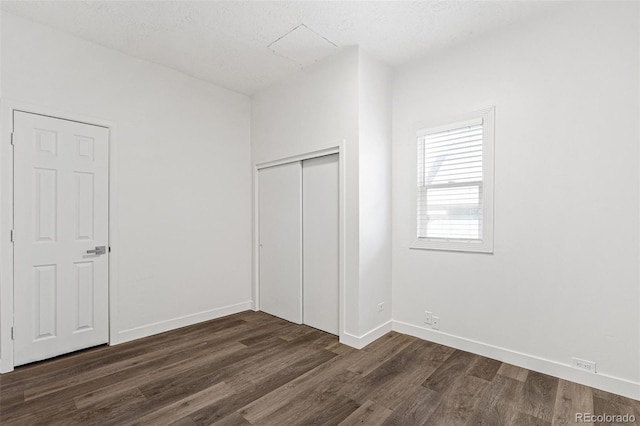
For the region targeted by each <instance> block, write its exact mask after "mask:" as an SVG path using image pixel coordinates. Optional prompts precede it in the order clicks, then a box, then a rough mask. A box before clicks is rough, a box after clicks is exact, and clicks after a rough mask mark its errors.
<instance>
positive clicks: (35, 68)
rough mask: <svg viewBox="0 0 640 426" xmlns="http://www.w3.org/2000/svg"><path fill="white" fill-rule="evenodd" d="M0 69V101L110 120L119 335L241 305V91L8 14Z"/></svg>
mask: <svg viewBox="0 0 640 426" xmlns="http://www.w3.org/2000/svg"><path fill="white" fill-rule="evenodd" d="M2 67H3V69H2V81H1V83H2V85H1V86H2V93H3V97H4V99H3V100H4V102H5V103H6V102H7V99H14V100H19V101H22V102H28V103H32V104H34V105H36V106H40V107H47V108H53V109H55V110H58V111H61V112H69V113H72V114H81V115H84V116H89V117H95V118H98V119H101V120H106V121H108V122H110V123H112V124H113V125H114V126H115V127H114V135H113V137H114V140H113V141H112V143H113V144H114V147H115V146H117V158H115V159H114V161H115V162H116V164H115V169H116V170H117V174H116V176H115V177H116V178H117V182H115V183H116V185H117V193H118V199H117V200H112V201H113V202H117V203H118V204H117V206H118V208H117V210H116V217H115V218H113V219H114V221H115V223H116V224H117V229H112V231H115V232H116V233H117V236H118V239H117V242H116V243H115V246H114V244H113V242H112V248H113V253H112V260H117V262H118V271H117V272H118V274H117V276H116V277H112V279H113V282H114V283H115V285H116V288H115V289H114V290H115V291H117V310H116V314H117V315H116V323H115V326H116V329H117V332H118V333H119V337H118V339H119V340H126V339H130V338H135V337H140V336H143V335H147V334H150V333H154V332H158V331H162V330H164V329H169V328H173V327H175V326H178V325H185V324H187V323H190V322H194V321H199V320H204V319H208V318H210V317H215V316H219V315H222V314H225V313H228V312H229V311H233V310H243V309H247V308H249V306H250V300H251V223H252V222H251V179H252V178H251V166H250V163H251V156H250V141H249V137H250V133H249V132H250V123H249V122H250V100H249V98H248V97H246V96H244V95H240V94H236V93H233V92H230V91H228V90H226V89H222V88H219V87H217V86H214V85H211V84H207V83H204V82H202V81H199V80H196V79H193V78H191V77H188V76H186V75H183V74H180V73H178V72H175V71H173V70H170V69H168V68H164V67H162V66H158V65H155V64H152V63H149V62H145V61H142V60H137V59H134V58H131V57H129V56H125V55H122V54H120V53H118V52H116V51H113V50H109V49H106V48H103V47H101V46H98V45H96V44H92V43H88V42H85V41H82V40H80V39H77V38H74V37H71V36H67V35H64V34H62V33H60V32H57V31H55V30H52V29H50V28H48V27H45V26H42V25H39V24H36V23H34V22H31V21H27V20H23V19H21V18H18V17H16V16H13V15H11V14H8V13H5V14H3V17H2ZM5 125H6V123H5ZM6 142H7V141H6V140H5V141H4V142H3V143H6ZM5 154H6V152H5ZM3 185H4V182H3ZM3 188H4V186H3ZM3 199H4V197H3ZM7 209H10V206H8V205H7V203H6V202H5V203H4V204H3V205H2V213H3V214H4V215H5V216H6V212H7ZM225 308H228V309H225Z"/></svg>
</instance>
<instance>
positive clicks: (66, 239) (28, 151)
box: [13, 111, 109, 365]
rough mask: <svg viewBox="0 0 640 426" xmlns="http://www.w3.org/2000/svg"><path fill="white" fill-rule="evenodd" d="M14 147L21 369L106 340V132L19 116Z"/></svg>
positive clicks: (16, 321) (16, 116)
mask: <svg viewBox="0 0 640 426" xmlns="http://www.w3.org/2000/svg"><path fill="white" fill-rule="evenodd" d="M13 140H14V271H15V272H14V298H15V299H14V310H15V319H14V332H15V347H14V348H15V349H14V350H15V354H14V355H15V365H21V364H25V363H28V362H33V361H38V360H41V359H45V358H50V357H54V356H57V355H61V354H64V353H68V352H72V351H75V350H78V349H83V348H86V347H90V346H95V345H99V344H102V343H106V342H107V341H108V293H109V292H108V265H109V263H108V262H109V259H108V257H109V254H108V246H109V241H108V185H109V183H108V158H109V147H108V141H109V131H108V129H106V128H104V127H98V126H92V125H88V124H82V123H77V122H74V121H68V120H62V119H56V118H52V117H46V116H42V115H36V114H30V113H24V112H17V111H16V112H15V113H14V139H13ZM103 249H104V253H102V250H103ZM92 251H93V252H96V253H93V252H92Z"/></svg>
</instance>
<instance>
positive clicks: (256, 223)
mask: <svg viewBox="0 0 640 426" xmlns="http://www.w3.org/2000/svg"><path fill="white" fill-rule="evenodd" d="M344 144H345V140H344V139H342V140H339V141H337V142H332V143H328V144H325V145H322V146H317V147H314V148H313V149H311V150H308V151H301V152H295V153H291V154H290V155H288V156H285V157H280V158H275V159H270V160H266V161H262V162H260V163H254V166H253V261H252V270H253V286H252V287H253V288H252V294H253V302H254V306H253V309H254V310H256V311H259V310H260V262H259V259H260V248H259V244H260V242H259V241H258V236H259V235H260V220H259V219H260V217H259V215H260V211H259V200H260V185H259V180H258V171H259V170H260V169H264V168H267V167H273V166H279V165H282V164H287V163H293V162H298V161H303V160H309V159H311V158H317V157H323V156H325V155H331V154H338V168H339V188H338V193H339V195H338V196H339V198H340V202H339V209H340V211H339V222H340V223H339V224H338V228H339V234H340V237H339V251H340V261H339V264H340V265H339V268H340V277H339V281H340V283H339V297H338V298H339V299H340V300H339V301H338V303H339V312H340V314H339V317H340V318H339V330H340V331H339V336H340V339H341V340H342V339H343V338H347V339H348V337H345V336H346V333H345V331H344V328H345V327H344V318H345V270H346V268H345V259H346V256H345V252H346V251H345V241H346V237H345V233H346V229H345V226H344V221H345V211H344V209H345V205H346V204H345V202H346V200H345V194H346V191H345V188H346V186H345V177H346V172H345V170H346V169H345V165H346V157H345V149H344Z"/></svg>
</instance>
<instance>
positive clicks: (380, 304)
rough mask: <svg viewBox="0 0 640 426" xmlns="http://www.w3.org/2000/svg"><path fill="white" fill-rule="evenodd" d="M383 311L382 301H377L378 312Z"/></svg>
mask: <svg viewBox="0 0 640 426" xmlns="http://www.w3.org/2000/svg"><path fill="white" fill-rule="evenodd" d="M382 311H384V302H380V303H378V312H382Z"/></svg>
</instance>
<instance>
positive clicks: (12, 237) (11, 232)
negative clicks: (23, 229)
mask: <svg viewBox="0 0 640 426" xmlns="http://www.w3.org/2000/svg"><path fill="white" fill-rule="evenodd" d="M10 234H11V242H13V239H14V236H13V229H12V230H11V231H10Z"/></svg>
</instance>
